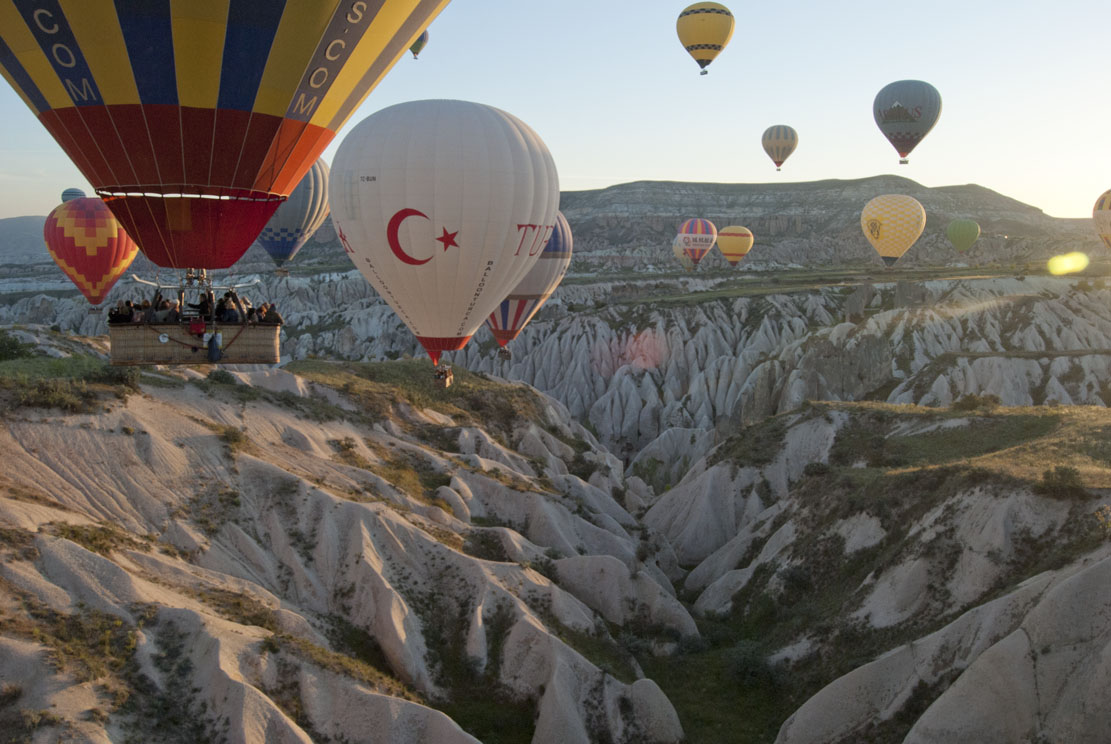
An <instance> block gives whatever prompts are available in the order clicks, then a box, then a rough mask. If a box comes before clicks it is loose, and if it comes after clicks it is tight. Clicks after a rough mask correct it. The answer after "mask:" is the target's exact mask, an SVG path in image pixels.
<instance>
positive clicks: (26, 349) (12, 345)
mask: <svg viewBox="0 0 1111 744" xmlns="http://www.w3.org/2000/svg"><path fill="white" fill-rule="evenodd" d="M34 348H35V347H34V346H32V345H31V344H25V343H23V342H22V341H20V340H19V339H17V338H16V337H15V336H12V335H11V334H10V333H8V332H7V331H0V361H7V360H9V359H24V358H26V357H29V356H31V353H32V349H34Z"/></svg>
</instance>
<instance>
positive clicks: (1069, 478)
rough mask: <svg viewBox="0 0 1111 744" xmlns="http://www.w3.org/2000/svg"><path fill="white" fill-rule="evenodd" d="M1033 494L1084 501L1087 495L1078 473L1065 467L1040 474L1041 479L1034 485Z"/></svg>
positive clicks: (1060, 466)
mask: <svg viewBox="0 0 1111 744" xmlns="http://www.w3.org/2000/svg"><path fill="white" fill-rule="evenodd" d="M1034 493H1038V494H1041V495H1042V496H1049V497H1050V498H1054V499H1086V498H1088V495H1089V494H1088V490H1087V489H1086V488H1084V483H1083V482H1082V481H1081V480H1080V471H1079V470H1077V469H1076V468H1070V467H1068V466H1067V465H1058V466H1057V467H1055V468H1051V469H1049V470H1046V471H1045V472H1044V473H1042V479H1041V480H1040V481H1038V482H1037V483H1036V484H1034Z"/></svg>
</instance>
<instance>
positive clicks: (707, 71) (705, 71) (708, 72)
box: [698, 70, 710, 75]
mask: <svg viewBox="0 0 1111 744" xmlns="http://www.w3.org/2000/svg"><path fill="white" fill-rule="evenodd" d="M698 74H699V75H709V74H710V71H709V70H703V71H702V72H700V73H698Z"/></svg>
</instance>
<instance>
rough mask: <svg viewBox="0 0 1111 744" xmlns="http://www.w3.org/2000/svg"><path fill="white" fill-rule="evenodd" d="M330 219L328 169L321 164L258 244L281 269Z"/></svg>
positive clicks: (299, 186)
mask: <svg viewBox="0 0 1111 744" xmlns="http://www.w3.org/2000/svg"><path fill="white" fill-rule="evenodd" d="M327 218H328V166H327V164H325V162H324V161H323V160H317V161H316V162H315V163H313V164H312V167H311V168H309V172H308V173H306V174H305V177H304V178H302V179H301V183H299V184H297V188H295V189H294V190H293V193H292V194H290V195H289V198H288V199H286V200H285V201H284V202H283V203H282V205H281V206H280V207H278V211H276V212H274V216H273V217H271V218H270V221H269V222H267V223H266V227H264V228H262V232H261V233H259V236H258V242H259V243H260V244H261V245H262V247H263V248H265V249H266V252H267V253H269V254H270V258H272V259H274V263H275V264H277V265H278V266H279V267H281V265H282V264H284V263H285V262H286V261H290V260H292V259H293V257H294V256H295V255H297V251H299V250H301V246H303V245H304V244H305V243H306V242H307V241H308V239H309V238H311V237H312V235H313V233H314V232H316V230H317V228H318V227H320V226H321V225H322V224H323V223H324V220H325V219H327Z"/></svg>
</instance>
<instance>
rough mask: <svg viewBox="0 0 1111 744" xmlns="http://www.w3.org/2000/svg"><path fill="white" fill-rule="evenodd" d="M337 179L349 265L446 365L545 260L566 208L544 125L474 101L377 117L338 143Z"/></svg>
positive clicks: (338, 220) (332, 187) (337, 213)
mask: <svg viewBox="0 0 1111 744" xmlns="http://www.w3.org/2000/svg"><path fill="white" fill-rule="evenodd" d="M328 184H329V194H330V197H331V203H332V222H333V223H334V224H335V226H336V231H337V232H338V233H339V236H340V241H341V242H342V243H343V246H344V248H345V249H346V250H347V252H348V253H349V254H350V256H351V260H352V261H353V262H354V263H355V266H357V267H358V269H359V271H361V272H362V274H363V276H364V277H366V279H367V281H368V282H370V283H371V284H372V285H373V286H374V288H375V289H376V290H377V291H378V293H379V294H380V295H381V296H382V298H383V299H385V300H386V302H388V303H389V305H390V307H392V308H393V309H394V311H395V312H397V314H398V316H399V317H400V318H401V320H402V321H404V323H405V325H407V326H408V327H409V330H410V331H412V332H413V335H415V336H416V337H417V340H418V341H420V342H421V344H422V345H423V346H424V348H425V350H426V351H427V352H428V355H429V356H430V357H432V361H433V363H437V364H438V363H439V359H440V353H441V352H443V351H454V350H457V349H462V348H463V347H464V346H465V345H466V343H467V341H469V340H470V338H471V335H472V334H473V333H474V332H475V331H476V330H477V329H478V327H479V326H480V325H482V323H483V322H484V321H485V320H486V318H487V317H489V315H490V313H492V312H493V311H494V308H496V307H497V306H498V304H499V303H501V301H502V300H503V299H505V298H506V296H507V295H508V294H509V293H510V290H512V289H513V288H514V287H515V286H517V284H518V283H519V282H520V281H521V279H522V278H523V277H524V276H525V275H526V274H527V273H528V272H529V270H530V269H531V268H532V267H533V265H534V264H535V263H536V262H537V260H538V259H539V257H540V253H541V251H543V250H544V246H545V245H546V244H547V242H548V239H549V238H550V237H551V235H552V232H553V231H554V230H555V221H556V211H557V210H558V208H559V177H558V175H557V173H556V168H555V163H554V162H553V160H552V156H551V153H549V152H548V148H547V146H546V145H545V144H544V143H543V141H541V139H540V137H539V136H537V134H536V132H534V131H532V129H530V128H529V127H528V125H526V124H525V123H524V122H522V121H521V120H520V119H518V118H516V117H515V116H512V115H511V114H507V113H506V112H504V111H501V110H499V109H496V108H493V107H492V106H485V105H483V104H480V103H469V102H467V101H411V102H408V103H400V104H397V105H395V106H390V107H388V108H385V109H382V110H381V111H378V112H377V113H375V114H372V115H371V116H369V117H367V118H366V119H364V120H363V121H362V122H360V123H359V124H358V125H357V126H356V127H355V128H354V129H352V130H351V133H350V134H348V135H347V136H346V137H345V138H344V140H343V142H341V143H340V146H339V150H337V152H336V156H335V158H334V159H333V161H332V173H331V176H330V177H329V179H328Z"/></svg>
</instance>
